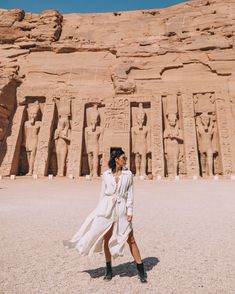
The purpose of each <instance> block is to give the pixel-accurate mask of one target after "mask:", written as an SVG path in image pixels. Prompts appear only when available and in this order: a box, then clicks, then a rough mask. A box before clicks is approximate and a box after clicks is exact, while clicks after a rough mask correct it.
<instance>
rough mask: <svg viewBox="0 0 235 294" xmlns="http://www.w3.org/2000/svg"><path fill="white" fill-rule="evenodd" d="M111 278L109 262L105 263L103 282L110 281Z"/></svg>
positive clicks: (111, 272)
mask: <svg viewBox="0 0 235 294" xmlns="http://www.w3.org/2000/svg"><path fill="white" fill-rule="evenodd" d="M112 277H113V271H112V266H111V261H106V272H105V276H104V280H108V281H110V280H111V279H112Z"/></svg>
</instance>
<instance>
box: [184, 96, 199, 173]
mask: <svg viewBox="0 0 235 294" xmlns="http://www.w3.org/2000/svg"><path fill="white" fill-rule="evenodd" d="M193 103H194V102H193V96H192V94H188V93H183V94H182V95H181V105H182V123H183V131H184V147H185V166H186V173H187V176H188V177H191V176H199V161H198V150H197V134H196V128H195V117H194V105H193Z"/></svg>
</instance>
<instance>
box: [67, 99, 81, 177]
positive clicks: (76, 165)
mask: <svg viewBox="0 0 235 294" xmlns="http://www.w3.org/2000/svg"><path fill="white" fill-rule="evenodd" d="M84 107H85V104H84V102H81V101H79V100H75V99H73V100H72V113H73V114H72V126H71V141H70V147H69V153H68V165H67V175H69V174H72V175H73V176H75V177H79V176H80V173H81V156H82V137H83V136H82V135H83V122H84V112H85V111H84V109H85V108H84Z"/></svg>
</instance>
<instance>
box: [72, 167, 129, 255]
mask: <svg viewBox="0 0 235 294" xmlns="http://www.w3.org/2000/svg"><path fill="white" fill-rule="evenodd" d="M133 192H134V189H133V174H132V172H131V171H130V170H125V169H122V173H121V175H120V178H119V181H118V183H116V181H115V178H114V176H113V173H112V171H111V169H108V170H106V171H104V173H103V175H102V184H101V191H100V197H99V201H98V205H97V206H96V208H95V209H93V210H92V211H91V212H90V213H89V215H88V216H87V217H86V219H85V220H84V222H83V223H82V225H81V226H80V229H79V230H78V231H77V233H76V234H75V235H74V236H73V237H72V239H71V240H70V241H69V242H71V243H74V247H75V249H77V250H78V252H79V253H80V254H81V255H82V256H84V255H88V256H92V255H93V253H98V252H102V251H103V246H102V245H103V237H104V235H105V234H106V232H108V230H109V229H110V228H111V226H112V224H114V226H113V232H112V236H111V238H110V240H109V243H108V246H109V250H110V253H111V255H112V257H113V258H117V257H118V256H123V250H124V247H125V243H126V241H127V239H128V236H129V233H130V232H131V230H132V229H133V224H132V222H128V221H127V215H133V204H134V194H133Z"/></svg>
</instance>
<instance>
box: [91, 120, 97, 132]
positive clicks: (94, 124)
mask: <svg viewBox="0 0 235 294" xmlns="http://www.w3.org/2000/svg"><path fill="white" fill-rule="evenodd" d="M96 123H97V118H96V117H92V118H91V127H92V129H93V130H94V129H95V127H96Z"/></svg>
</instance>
